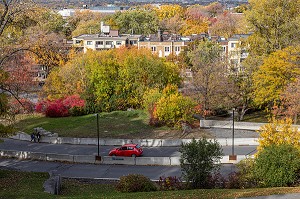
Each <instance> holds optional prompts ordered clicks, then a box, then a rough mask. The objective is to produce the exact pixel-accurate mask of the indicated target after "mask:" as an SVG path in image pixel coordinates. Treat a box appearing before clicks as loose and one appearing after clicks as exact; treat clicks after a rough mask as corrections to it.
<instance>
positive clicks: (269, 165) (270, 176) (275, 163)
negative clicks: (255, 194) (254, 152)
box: [254, 144, 300, 187]
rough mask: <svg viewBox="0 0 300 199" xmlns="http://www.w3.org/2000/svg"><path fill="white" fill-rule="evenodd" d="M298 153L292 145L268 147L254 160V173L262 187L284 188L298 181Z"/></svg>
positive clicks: (299, 154) (299, 165)
mask: <svg viewBox="0 0 300 199" xmlns="http://www.w3.org/2000/svg"><path fill="white" fill-rule="evenodd" d="M299 157H300V152H299V150H298V149H296V148H295V147H294V146H292V145H288V144H281V145H274V144H273V145H269V146H267V147H265V148H264V149H263V150H262V151H260V152H259V154H258V156H257V157H256V158H255V164H254V173H255V176H256V178H257V179H259V185H260V186H262V187H285V186H292V185H294V184H295V183H296V182H297V180H298V179H299V169H300V158H299Z"/></svg>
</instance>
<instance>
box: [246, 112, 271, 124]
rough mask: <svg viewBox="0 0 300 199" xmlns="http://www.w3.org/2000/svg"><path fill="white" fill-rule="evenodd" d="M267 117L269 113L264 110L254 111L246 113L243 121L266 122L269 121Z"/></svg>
mask: <svg viewBox="0 0 300 199" xmlns="http://www.w3.org/2000/svg"><path fill="white" fill-rule="evenodd" d="M268 118H269V114H268V113H266V112H265V111H255V112H253V113H249V114H246V115H245V116H244V120H243V122H263V123H267V122H269V120H268Z"/></svg>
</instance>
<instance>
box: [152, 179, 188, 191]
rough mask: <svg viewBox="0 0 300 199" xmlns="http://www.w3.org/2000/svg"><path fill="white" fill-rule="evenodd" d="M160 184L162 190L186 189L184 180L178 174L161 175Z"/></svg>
mask: <svg viewBox="0 0 300 199" xmlns="http://www.w3.org/2000/svg"><path fill="white" fill-rule="evenodd" d="M158 185H159V190H160V191H168V190H181V189H184V184H183V182H182V181H181V180H180V179H179V178H177V177H176V176H174V177H172V176H169V177H159V181H158Z"/></svg>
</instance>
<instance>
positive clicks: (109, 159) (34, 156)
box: [0, 150, 252, 166]
mask: <svg viewBox="0 0 300 199" xmlns="http://www.w3.org/2000/svg"><path fill="white" fill-rule="evenodd" d="M0 156H1V157H7V158H18V159H29V160H40V161H61V162H70V163H88V164H117V165H144V166H149V165H165V166H179V165H180V157H121V156H103V157H102V158H101V161H98V160H96V159H95V155H69V154H55V153H46V154H43V153H38V152H29V151H14V150H1V151H0ZM248 157H252V156H245V155H237V160H229V156H223V157H222V159H221V163H222V164H228V163H231V164H236V163H238V162H239V161H241V160H243V159H245V158H248Z"/></svg>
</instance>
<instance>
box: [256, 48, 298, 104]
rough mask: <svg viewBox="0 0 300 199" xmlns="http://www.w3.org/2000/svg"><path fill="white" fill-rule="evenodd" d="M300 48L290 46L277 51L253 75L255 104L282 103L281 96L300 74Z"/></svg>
mask: <svg viewBox="0 0 300 199" xmlns="http://www.w3.org/2000/svg"><path fill="white" fill-rule="evenodd" d="M299 50H300V46H290V47H288V48H285V49H283V50H279V51H276V52H274V53H272V54H271V55H269V56H268V57H267V58H266V59H264V63H263V65H261V66H260V67H259V69H258V71H257V72H255V73H254V75H253V85H254V96H255V98H254V102H255V103H256V104H257V105H269V106H271V107H272V105H274V103H275V102H278V101H280V94H281V93H282V92H283V91H284V89H285V88H286V86H287V85H288V84H289V83H292V82H295V80H296V77H297V76H298V75H299V74H300V69H299V66H298V64H297V63H298V62H299Z"/></svg>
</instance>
